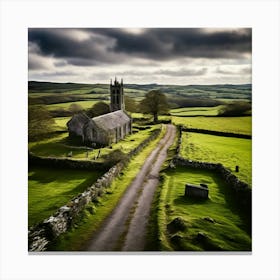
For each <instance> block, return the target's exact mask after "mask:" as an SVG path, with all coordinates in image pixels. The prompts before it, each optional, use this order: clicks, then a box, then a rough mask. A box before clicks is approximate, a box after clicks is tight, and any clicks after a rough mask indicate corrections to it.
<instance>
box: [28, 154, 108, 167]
mask: <svg viewBox="0 0 280 280" xmlns="http://www.w3.org/2000/svg"><path fill="white" fill-rule="evenodd" d="M28 165H29V166H33V165H34V166H46V167H54V168H65V169H82V170H101V171H104V170H105V169H107V170H108V167H110V166H108V165H107V164H106V163H100V162H95V161H91V160H75V159H69V158H56V157H41V156H36V155H34V154H33V153H31V152H29V153H28Z"/></svg>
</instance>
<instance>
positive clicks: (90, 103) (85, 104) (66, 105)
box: [46, 100, 99, 110]
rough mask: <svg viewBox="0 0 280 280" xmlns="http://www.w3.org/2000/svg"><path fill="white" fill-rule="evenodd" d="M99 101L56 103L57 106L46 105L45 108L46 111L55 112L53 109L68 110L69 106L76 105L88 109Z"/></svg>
mask: <svg viewBox="0 0 280 280" xmlns="http://www.w3.org/2000/svg"><path fill="white" fill-rule="evenodd" d="M98 101H99V100H86V101H76V102H65V103H57V104H51V105H46V108H47V109H48V110H55V109H60V108H62V109H68V108H69V106H70V105H71V104H77V105H80V106H82V107H83V109H88V108H90V107H92V106H93V105H94V104H95V103H97V102H98Z"/></svg>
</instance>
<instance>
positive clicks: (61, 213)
mask: <svg viewBox="0 0 280 280" xmlns="http://www.w3.org/2000/svg"><path fill="white" fill-rule="evenodd" d="M160 131H161V130H160V129H157V130H155V131H153V132H152V134H151V135H150V136H149V137H148V138H147V139H145V140H144V141H143V142H142V143H140V144H139V145H138V146H137V147H136V148H135V149H133V150H132V151H130V153H129V154H128V155H127V156H126V158H125V159H124V160H123V161H121V162H119V163H117V164H116V165H114V166H113V167H111V168H110V169H109V170H108V171H107V172H106V173H105V174H104V175H103V176H102V177H101V178H99V179H98V180H97V181H96V182H95V183H94V184H93V185H92V186H90V187H89V188H87V189H86V190H85V191H84V192H83V193H81V194H79V195H78V196H76V197H75V198H73V199H72V200H70V201H69V202H68V203H67V204H66V205H64V206H62V207H60V208H59V209H58V210H57V211H56V212H55V213H54V214H53V215H52V216H50V217H49V218H47V219H45V220H44V221H43V222H41V223H39V224H38V225H36V226H34V227H32V228H30V230H29V231H28V249H29V251H45V250H46V249H47V247H48V245H49V244H50V242H52V241H53V240H54V239H55V238H57V237H58V236H59V235H60V234H62V233H64V232H66V231H67V230H68V229H69V228H70V227H71V226H72V225H73V222H74V220H75V218H76V217H77V216H78V214H79V213H80V212H81V211H82V210H84V208H85V206H86V205H87V204H88V203H89V202H91V201H95V200H96V199H97V198H98V197H100V196H102V194H103V193H104V192H105V189H106V188H107V187H109V186H110V184H111V183H112V181H113V180H114V179H115V178H116V177H117V176H118V175H119V174H120V173H121V172H122V170H123V169H124V167H125V166H126V165H127V164H128V163H129V161H130V160H131V158H132V157H133V156H135V155H136V154H137V153H139V152H140V151H141V150H142V149H143V148H144V147H145V146H147V144H148V143H149V142H151V141H152V140H154V139H155V138H157V137H158V135H159V134H160ZM31 157H33V155H31ZM32 160H33V161H32V162H33V163H35V162H37V163H40V164H46V165H48V164H56V166H57V167H61V166H64V167H65V165H64V164H66V165H67V166H68V165H69V166H71V167H73V168H76V167H78V168H83V167H85V168H94V166H95V165H94V163H93V162H84V161H83V162H81V161H79V163H78V165H75V164H76V163H74V160H68V159H67V160H66V159H65V160H63V162H61V161H60V160H58V159H55V158H39V157H33V158H32ZM91 163H92V165H91ZM52 166H53V165H52Z"/></svg>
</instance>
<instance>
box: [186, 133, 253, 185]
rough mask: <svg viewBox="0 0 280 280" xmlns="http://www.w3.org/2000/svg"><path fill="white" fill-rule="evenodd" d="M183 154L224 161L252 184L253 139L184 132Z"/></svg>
mask: <svg viewBox="0 0 280 280" xmlns="http://www.w3.org/2000/svg"><path fill="white" fill-rule="evenodd" d="M181 156H182V157H184V158H188V159H191V160H197V161H205V162H214V163H222V164H223V165H224V166H225V167H227V168H229V169H230V170H231V171H232V172H234V171H235V166H236V165H238V166H239V172H238V173H235V172H234V173H235V175H236V176H238V177H239V179H240V180H242V181H244V182H246V183H247V184H249V185H251V184H252V140H250V139H241V138H234V137H222V136H214V135H209V134H201V133H189V132H183V134H182V145H181Z"/></svg>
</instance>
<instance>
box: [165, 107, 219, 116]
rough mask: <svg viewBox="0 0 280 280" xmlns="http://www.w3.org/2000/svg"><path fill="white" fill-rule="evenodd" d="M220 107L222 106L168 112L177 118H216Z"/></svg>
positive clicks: (179, 109)
mask: <svg viewBox="0 0 280 280" xmlns="http://www.w3.org/2000/svg"><path fill="white" fill-rule="evenodd" d="M221 107H223V106H222V105H221V106H216V107H189V108H178V109H172V110H170V114H171V115H172V116H177V117H188V116H217V115H218V112H219V109H220V108H221Z"/></svg>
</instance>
